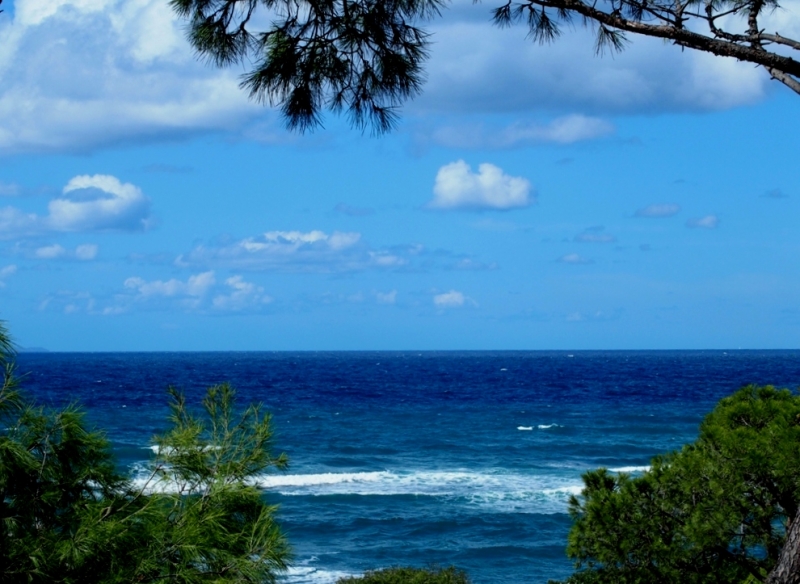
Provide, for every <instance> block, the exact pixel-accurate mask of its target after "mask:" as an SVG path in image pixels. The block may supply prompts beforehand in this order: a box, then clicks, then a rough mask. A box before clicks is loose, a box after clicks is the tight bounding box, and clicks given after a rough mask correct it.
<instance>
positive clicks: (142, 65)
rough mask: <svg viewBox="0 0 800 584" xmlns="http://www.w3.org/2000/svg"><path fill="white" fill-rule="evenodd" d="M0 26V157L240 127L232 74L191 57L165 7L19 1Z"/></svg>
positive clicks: (243, 114)
mask: <svg viewBox="0 0 800 584" xmlns="http://www.w3.org/2000/svg"><path fill="white" fill-rule="evenodd" d="M3 17H4V18H3V20H2V22H0V38H3V46H2V47H0V152H6V153H14V152H20V151H31V150H34V151H41V150H72V151H74V150H82V149H87V148H93V147H95V146H98V145H102V144H107V143H110V142H116V141H119V140H121V139H122V140H124V139H131V138H134V139H140V138H142V137H158V136H162V135H164V134H186V133H191V132H197V131H208V130H219V129H235V128H241V127H243V125H244V122H245V121H247V120H252V118H253V117H254V116H256V115H263V108H262V107H261V106H259V105H256V104H253V103H249V102H248V99H247V96H246V94H245V93H244V92H243V91H241V90H240V89H239V87H238V71H235V70H230V69H229V70H220V69H216V68H214V67H210V66H207V65H206V64H205V63H203V62H200V61H199V60H198V59H196V57H195V55H194V54H193V51H192V50H191V49H190V47H189V45H188V42H187V41H186V40H185V39H184V31H183V23H181V22H180V21H179V20H178V19H177V17H176V16H175V15H174V14H173V11H172V9H171V8H170V6H169V3H167V2H163V1H161V0H134V1H128V0H52V1H51V0H16V2H15V3H14V11H13V13H11V12H8V13H6V14H3Z"/></svg>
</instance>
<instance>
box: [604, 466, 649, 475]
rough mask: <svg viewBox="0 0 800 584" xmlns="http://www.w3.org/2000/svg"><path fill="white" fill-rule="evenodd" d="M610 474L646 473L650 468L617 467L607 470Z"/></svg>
mask: <svg viewBox="0 0 800 584" xmlns="http://www.w3.org/2000/svg"><path fill="white" fill-rule="evenodd" d="M608 470H610V471H611V472H627V473H632V472H647V471H649V470H650V466H618V467H616V468H610V469H608Z"/></svg>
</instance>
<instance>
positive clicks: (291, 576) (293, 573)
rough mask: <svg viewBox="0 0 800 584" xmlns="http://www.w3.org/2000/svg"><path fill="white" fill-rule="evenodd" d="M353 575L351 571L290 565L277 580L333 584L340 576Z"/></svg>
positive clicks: (301, 583)
mask: <svg viewBox="0 0 800 584" xmlns="http://www.w3.org/2000/svg"><path fill="white" fill-rule="evenodd" d="M355 575H356V574H354V573H352V572H342V571H337V570H322V569H319V568H314V567H312V566H291V567H290V568H288V569H287V570H286V572H284V573H283V574H281V575H280V576H279V577H278V581H279V582H285V583H286V584H334V583H335V582H338V581H339V580H340V579H341V578H346V577H348V576H355Z"/></svg>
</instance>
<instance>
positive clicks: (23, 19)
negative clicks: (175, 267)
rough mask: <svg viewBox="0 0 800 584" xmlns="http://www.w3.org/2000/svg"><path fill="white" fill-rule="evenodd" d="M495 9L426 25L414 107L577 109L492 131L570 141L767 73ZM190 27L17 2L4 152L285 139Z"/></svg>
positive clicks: (153, 13) (0, 126) (77, 1)
mask: <svg viewBox="0 0 800 584" xmlns="http://www.w3.org/2000/svg"><path fill="white" fill-rule="evenodd" d="M457 4H458V3H457ZM796 4H797V2H796V0H787V1H786V2H782V5H783V8H784V10H783V11H780V10H776V11H774V12H773V14H771V15H769V16H768V17H767V20H765V26H767V27H768V28H769V30H780V31H781V32H782V33H784V34H786V31H792V30H793V29H795V30H796V29H797V28H798V23H797V19H796V18H794V17H793V15H794V14H796V10H795V9H794V6H796ZM485 14H486V13H485V11H484V10H482V9H481V8H480V7H479V6H477V7H476V6H459V7H457V9H454V10H450V11H448V18H447V19H441V20H435V21H432V22H431V23H430V24H429V25H428V28H429V29H430V30H431V32H433V33H434V35H435V39H436V43H435V45H434V46H433V50H432V59H431V61H430V63H429V65H428V67H427V70H428V79H429V81H428V83H427V84H426V87H425V91H424V93H423V95H422V96H421V98H420V99H417V100H415V101H414V102H411V103H409V104H408V107H407V109H406V111H408V112H420V113H425V112H433V113H436V114H442V113H447V114H452V113H463V112H471V113H476V112H477V113H486V112H493V113H502V114H507V113H509V112H543V111H547V112H553V111H556V112H561V113H565V114H569V115H568V116H567V118H562V119H560V120H556V121H554V122H553V123H552V124H549V125H545V126H538V125H526V124H519V125H518V126H515V127H510V128H508V129H506V130H505V131H503V132H501V133H500V135H499V137H495V138H492V139H493V140H495V141H496V142H499V143H500V144H508V145H512V144H515V143H524V142H527V141H542V140H544V141H556V142H570V141H576V140H579V139H588V138H590V137H596V136H598V135H600V134H602V133H604V132H606V131H608V129H607V128H606V127H604V126H603V124H602V123H597V122H592V120H593V119H594V118H590V117H586V118H584V119H581V116H578V117H575V118H572V119H571V114H573V113H574V112H589V113H594V114H597V113H620V112H632V111H633V112H642V111H645V112H652V111H664V110H668V111H676V110H695V109H720V108H727V107H733V106H736V105H741V104H747V103H753V102H754V101H757V100H759V99H762V98H763V97H764V95H765V94H766V91H767V90H766V88H767V87H768V86H769V85H768V84H769V83H770V82H769V80H768V76H767V75H766V74H765V73H764V72H763V71H761V70H759V69H757V68H755V67H753V66H751V65H748V64H745V63H738V62H736V61H734V60H733V59H725V58H722V57H715V56H712V55H707V54H704V53H698V52H695V51H690V50H686V51H681V50H680V49H678V48H676V47H674V46H667V45H665V44H664V43H662V42H660V41H659V40H657V39H641V38H636V37H635V36H632V37H631V38H632V39H633V46H632V47H630V48H629V49H628V50H626V51H624V52H623V53H621V54H619V55H615V57H614V58H610V57H606V58H596V57H594V56H593V53H594V49H593V44H594V39H593V35H592V34H591V33H590V32H588V31H585V30H583V29H582V28H581V27H576V29H577V30H574V31H570V27H566V28H565V31H564V32H565V34H564V36H563V37H562V39H561V40H559V41H558V42H556V43H555V44H553V45H551V46H539V45H538V44H536V43H533V42H531V41H530V40H528V39H525V33H524V29H523V28H521V27H512V28H511V29H509V30H500V29H498V28H497V27H494V26H492V25H491V24H490V23H489V22H488V17H486V16H485ZM268 18H269V16H265V15H262V18H261V20H262V21H265V20H267V19H268ZM770 19H771V20H770ZM184 26H185V23H183V22H181V21H180V20H179V19H178V18H177V17H176V16H175V14H174V13H173V11H172V9H171V8H170V5H169V3H167V2H164V1H163V0H16V1H15V2H14V7H13V11H12V10H9V11H7V12H6V13H4V14H3V19H2V20H0V38H2V39H3V43H2V46H0V153H18V152H23V151H43V150H56V151H76V150H86V149H91V148H95V147H98V146H102V145H105V144H111V143H119V142H120V141H125V140H141V139H159V138H162V137H164V136H174V135H178V136H185V135H189V134H192V133H197V132H208V131H219V130H222V131H232V132H236V133H240V134H243V135H246V136H249V137H256V138H258V139H262V140H272V141H274V140H276V132H274V130H272V124H273V123H274V120H275V118H276V116H275V113H274V111H273V110H265V108H263V107H262V106H261V105H258V104H255V103H252V102H250V101H248V99H247V95H246V93H245V92H244V91H242V90H241V89H240V88H239V87H238V84H239V76H240V73H241V70H240V69H239V68H236V67H233V68H228V69H217V68H215V67H211V66H208V65H207V63H204V62H202V61H201V60H198V59H197V58H196V56H195V54H194V52H193V51H192V49H191V48H190V46H189V44H188V42H187V41H186V40H185V38H184ZM775 26H777V28H775ZM773 86H775V85H774V84H773ZM278 136H279V138H278V139H281V140H287V139H290V137H289V136H287V135H286V133H285V131H283V130H280V131H279V133H278Z"/></svg>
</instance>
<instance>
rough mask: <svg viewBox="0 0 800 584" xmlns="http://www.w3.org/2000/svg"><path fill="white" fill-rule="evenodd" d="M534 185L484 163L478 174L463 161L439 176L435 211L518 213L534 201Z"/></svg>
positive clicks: (451, 165)
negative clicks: (510, 210) (518, 209)
mask: <svg viewBox="0 0 800 584" xmlns="http://www.w3.org/2000/svg"><path fill="white" fill-rule="evenodd" d="M531 190H532V187H531V183H530V182H529V181H528V180H527V179H524V178H522V177H514V176H509V175H507V174H505V173H504V172H503V171H502V169H500V168H498V167H497V166H495V165H493V164H488V163H484V164H481V165H480V166H479V167H478V173H477V174H475V173H474V172H472V169H471V168H470V166H469V165H468V164H467V163H466V162H464V161H463V160H459V161H457V162H453V163H451V164H447V165H445V166H443V167H441V168H440V169H439V172H438V173H437V174H436V183H435V185H434V187H433V193H434V198H433V200H432V201H431V202H430V203H428V206H429V207H430V208H433V209H500V210H505V209H515V208H520V207H527V206H528V205H530V204H531V203H532V202H533V200H532V197H531Z"/></svg>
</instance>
